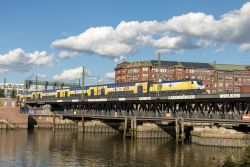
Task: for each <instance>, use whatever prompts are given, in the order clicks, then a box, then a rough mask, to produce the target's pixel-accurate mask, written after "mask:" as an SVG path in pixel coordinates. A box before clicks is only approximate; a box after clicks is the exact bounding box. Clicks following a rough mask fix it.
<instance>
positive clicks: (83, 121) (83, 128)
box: [82, 112, 85, 133]
mask: <svg viewBox="0 0 250 167" xmlns="http://www.w3.org/2000/svg"><path fill="white" fill-rule="evenodd" d="M84 123H85V120H84V113H83V112H82V132H83V133H84V130H85V127H84Z"/></svg>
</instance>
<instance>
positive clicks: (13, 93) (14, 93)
mask: <svg viewBox="0 0 250 167" xmlns="http://www.w3.org/2000/svg"><path fill="white" fill-rule="evenodd" d="M11 98H16V90H15V89H13V90H12V91H11Z"/></svg>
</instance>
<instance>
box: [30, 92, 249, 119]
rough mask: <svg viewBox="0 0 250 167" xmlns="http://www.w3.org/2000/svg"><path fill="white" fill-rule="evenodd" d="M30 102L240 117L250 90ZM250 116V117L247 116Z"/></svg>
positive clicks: (143, 113) (87, 110)
mask: <svg viewBox="0 0 250 167" xmlns="http://www.w3.org/2000/svg"><path fill="white" fill-rule="evenodd" d="M25 103H26V104H27V105H28V106H37V107H39V106H42V105H45V104H49V105H51V108H52V111H59V112H63V113H68V112H70V111H71V112H72V111H81V112H83V113H84V114H85V115H93V116H96V115H98V116H102V115H103V116H114V117H117V116H138V117H170V118H195V119H199V118H200V119H232V120H240V119H242V117H243V116H244V115H247V114H249V111H250V93H244V94H243V93H233V94H203V95H173V96H140V97H137V96H134V97H104V96H103V97H84V98H82V97H67V98H50V99H35V100H27V101H25ZM246 119H248V118H246Z"/></svg>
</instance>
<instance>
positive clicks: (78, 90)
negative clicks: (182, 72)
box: [17, 79, 205, 100]
mask: <svg viewBox="0 0 250 167" xmlns="http://www.w3.org/2000/svg"><path fill="white" fill-rule="evenodd" d="M204 92H205V87H204V85H203V83H202V81H201V80H198V79H192V80H171V81H164V82H159V83H157V82H152V81H145V82H127V83H113V84H102V85H90V86H84V89H82V87H74V88H62V89H55V90H43V91H37V92H36V91H27V92H23V93H19V94H17V98H18V100H22V99H31V100H32V99H45V98H69V97H81V96H83V94H82V93H84V97H90V98H91V97H92V98H93V97H129V96H144V95H150V96H155V95H158V96H163V95H179V94H201V93H204Z"/></svg>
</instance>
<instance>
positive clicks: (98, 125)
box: [78, 120, 118, 133]
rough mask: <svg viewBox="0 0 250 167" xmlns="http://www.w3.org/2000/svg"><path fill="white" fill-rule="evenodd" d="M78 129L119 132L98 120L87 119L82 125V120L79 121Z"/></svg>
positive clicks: (95, 131)
mask: <svg viewBox="0 0 250 167" xmlns="http://www.w3.org/2000/svg"><path fill="white" fill-rule="evenodd" d="M78 129H79V131H84V132H92V133H116V132H118V130H116V129H114V128H113V127H111V126H109V125H107V124H105V123H103V122H101V121H98V120H92V121H86V122H84V126H83V125H82V122H78Z"/></svg>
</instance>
